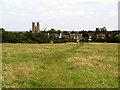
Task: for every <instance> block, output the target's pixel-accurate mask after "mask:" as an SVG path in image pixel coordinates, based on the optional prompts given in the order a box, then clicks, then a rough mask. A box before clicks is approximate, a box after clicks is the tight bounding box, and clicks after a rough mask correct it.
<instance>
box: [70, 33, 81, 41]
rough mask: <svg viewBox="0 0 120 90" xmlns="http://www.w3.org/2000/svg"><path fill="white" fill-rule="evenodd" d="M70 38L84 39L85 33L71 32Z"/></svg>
mask: <svg viewBox="0 0 120 90" xmlns="http://www.w3.org/2000/svg"><path fill="white" fill-rule="evenodd" d="M70 38H71V39H75V40H82V39H83V35H82V34H70Z"/></svg>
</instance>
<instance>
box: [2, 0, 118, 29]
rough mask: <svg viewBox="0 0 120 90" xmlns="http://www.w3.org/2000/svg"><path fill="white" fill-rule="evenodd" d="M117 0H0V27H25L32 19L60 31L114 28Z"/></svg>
mask: <svg viewBox="0 0 120 90" xmlns="http://www.w3.org/2000/svg"><path fill="white" fill-rule="evenodd" d="M118 1H119V0H1V1H0V3H1V5H0V27H3V28H4V29H5V30H7V31H29V30H30V29H31V28H32V22H39V23H40V28H41V30H44V29H45V28H46V29H47V30H50V29H51V28H54V29H57V30H58V29H60V30H62V31H72V30H74V31H81V30H95V28H96V27H99V28H102V27H106V28H107V30H117V29H118Z"/></svg>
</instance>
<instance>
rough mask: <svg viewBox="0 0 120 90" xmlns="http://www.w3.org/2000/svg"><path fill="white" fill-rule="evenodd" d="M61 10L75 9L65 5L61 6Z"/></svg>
mask: <svg viewBox="0 0 120 90" xmlns="http://www.w3.org/2000/svg"><path fill="white" fill-rule="evenodd" d="M61 8H63V9H71V8H73V7H72V6H70V5H63V6H61Z"/></svg>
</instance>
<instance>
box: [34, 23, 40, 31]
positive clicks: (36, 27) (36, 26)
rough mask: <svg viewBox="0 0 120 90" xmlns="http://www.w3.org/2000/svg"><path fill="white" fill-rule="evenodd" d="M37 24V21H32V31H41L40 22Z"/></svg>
mask: <svg viewBox="0 0 120 90" xmlns="http://www.w3.org/2000/svg"><path fill="white" fill-rule="evenodd" d="M36 24H37V25H35V22H32V33H39V32H40V24H39V22H37V23H36Z"/></svg>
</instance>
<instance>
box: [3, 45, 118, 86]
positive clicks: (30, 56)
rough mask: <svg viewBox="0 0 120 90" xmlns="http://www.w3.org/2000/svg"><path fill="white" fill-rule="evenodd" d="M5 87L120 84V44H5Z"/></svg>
mask: <svg viewBox="0 0 120 90" xmlns="http://www.w3.org/2000/svg"><path fill="white" fill-rule="evenodd" d="M2 49H3V55H2V56H3V57H2V60H3V61H2V62H3V87H5V88H8V87H9V88H10V87H11V88H118V44H108V43H92V44H88V43H85V44H76V43H71V44H3V47H2Z"/></svg>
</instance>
